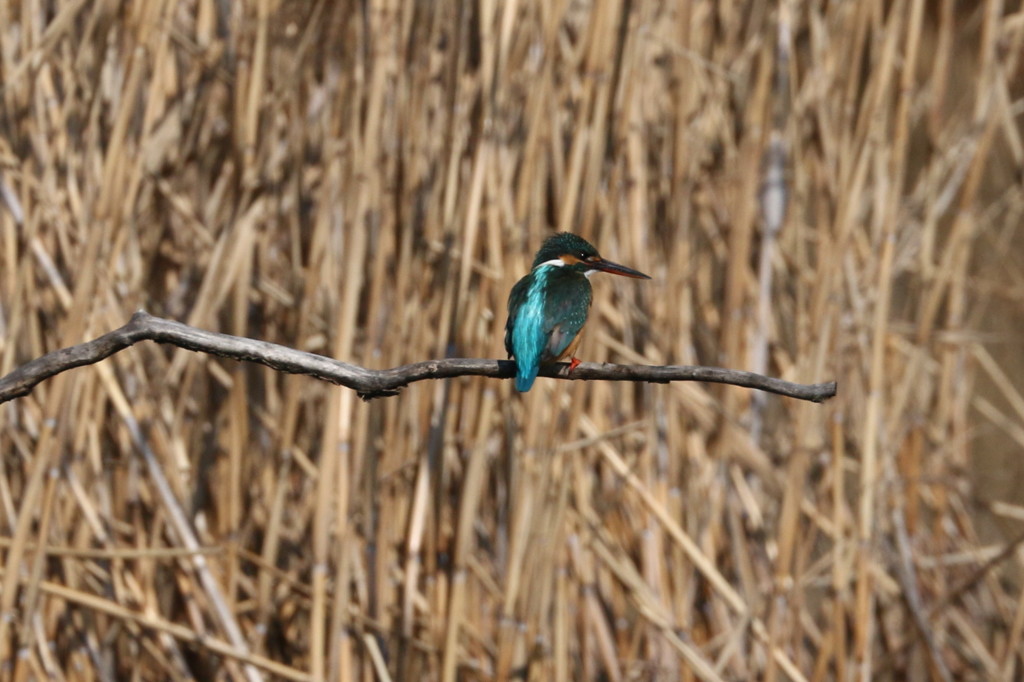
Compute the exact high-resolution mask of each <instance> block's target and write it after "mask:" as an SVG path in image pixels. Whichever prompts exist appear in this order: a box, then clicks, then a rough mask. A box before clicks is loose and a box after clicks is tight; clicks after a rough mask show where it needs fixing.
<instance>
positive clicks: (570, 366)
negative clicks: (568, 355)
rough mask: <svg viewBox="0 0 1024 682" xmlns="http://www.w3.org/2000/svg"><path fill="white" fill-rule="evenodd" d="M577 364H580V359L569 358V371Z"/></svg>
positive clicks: (577, 365)
mask: <svg viewBox="0 0 1024 682" xmlns="http://www.w3.org/2000/svg"><path fill="white" fill-rule="evenodd" d="M579 366H580V361H579V360H577V359H576V358H575V357H574V358H572V359H571V360H569V371H570V372H571V371H573V370H574V369H576V368H577V367H579Z"/></svg>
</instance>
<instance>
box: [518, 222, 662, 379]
mask: <svg viewBox="0 0 1024 682" xmlns="http://www.w3.org/2000/svg"><path fill="white" fill-rule="evenodd" d="M596 272H610V273H612V274H614V275H622V276H624V277H632V278H634V279H650V277H648V276H647V275H645V274H644V273H642V272H639V271H637V270H633V269H632V268H627V267H626V266H625V265H619V264H618V263H613V262H611V261H608V260H605V259H604V258H602V257H601V254H599V253H598V252H597V249H596V248H594V246H593V245H592V244H591V243H590V242H588V241H587V240H585V239H583V237H580V236H578V235H575V234H571V233H569V232H560V233H558V234H555V235H552V236H551V237H548V238H547V239H546V240H545V241H544V244H543V245H541V247H540V250H539V251H537V255H536V256H535V257H534V259H533V268H532V270H531V271H530V273H529V274H528V275H526V276H525V277H523V278H522V279H520V280H519V281H518V282H516V284H515V286H513V287H512V292H511V293H510V294H509V297H508V321H507V322H506V323H505V350H506V351H508V356H509V358H514V359H515V363H516V390H517V391H519V392H521V393H525V392H526V391H529V390H530V388H531V387H532V386H533V382H534V380H535V379H536V378H537V373H538V372H539V371H540V366H541V364H543V363H550V362H559V361H561V360H564V359H565V358H571V362H570V363H569V371H570V372H571V371H572V370H574V369H576V366H577V365H579V364H580V361H579V360H577V359H576V357H575V353H576V348H577V347H578V346H579V343H580V332H581V331H582V330H583V325H585V324H586V323H587V313H588V312H589V311H590V303H591V299H592V293H591V288H590V276H591V275H593V274H594V273H596Z"/></svg>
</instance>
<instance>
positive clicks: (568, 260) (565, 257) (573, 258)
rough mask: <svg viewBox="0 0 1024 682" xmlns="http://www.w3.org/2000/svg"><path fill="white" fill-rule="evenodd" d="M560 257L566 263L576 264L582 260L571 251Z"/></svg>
mask: <svg viewBox="0 0 1024 682" xmlns="http://www.w3.org/2000/svg"><path fill="white" fill-rule="evenodd" d="M559 258H561V259H562V262H563V263H565V264H566V265H576V264H577V263H579V262H581V261H580V259H579V258H577V257H576V256H574V255H572V254H571V253H567V254H565V255H563V256H559Z"/></svg>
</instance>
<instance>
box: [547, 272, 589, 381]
mask: <svg viewBox="0 0 1024 682" xmlns="http://www.w3.org/2000/svg"><path fill="white" fill-rule="evenodd" d="M566 274H567V275H568V274H569V273H566ZM559 279H560V281H558V282H557V283H555V282H553V281H552V282H549V283H548V296H547V298H546V305H545V306H544V331H545V333H546V334H547V336H548V344H547V347H546V348H545V349H544V359H545V360H548V361H550V360H558V359H559V358H561V357H562V354H563V353H565V351H566V349H568V348H569V346H570V344H572V342H573V339H575V338H576V335H577V334H579V333H580V330H581V329H583V325H584V324H586V322H587V313H588V312H589V311H590V301H591V289H590V282H589V281H587V278H586V277H583V276H564V277H560V278H559Z"/></svg>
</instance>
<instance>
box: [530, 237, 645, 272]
mask: <svg viewBox="0 0 1024 682" xmlns="http://www.w3.org/2000/svg"><path fill="white" fill-rule="evenodd" d="M542 265H552V266H556V267H567V268H572V269H573V270H576V271H578V272H582V273H584V274H586V275H591V274H593V273H595V272H610V273H612V274H613V275H622V276H623V277H633V278H635V279H650V277H648V276H647V275H645V274H644V273H642V272H639V271H637V270H634V269H632V268H627V267H626V266H625V265H619V264H618V263H613V262H611V261H610V260H605V259H604V258H602V257H601V254H599V253H598V252H597V249H595V248H594V245H593V244H591V243H590V242H588V241H587V240H586V239H584V238H583V237H580V236H577V235H575V234H570V233H569V232H559V233H558V234H556V235H553V236H551V237H548V238H547V240H545V242H544V244H543V245H542V246H541V247H540V250H539V251H538V252H537V256H536V257H535V258H534V259H533V268H534V269H537V268H538V267H540V266H542Z"/></svg>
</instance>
